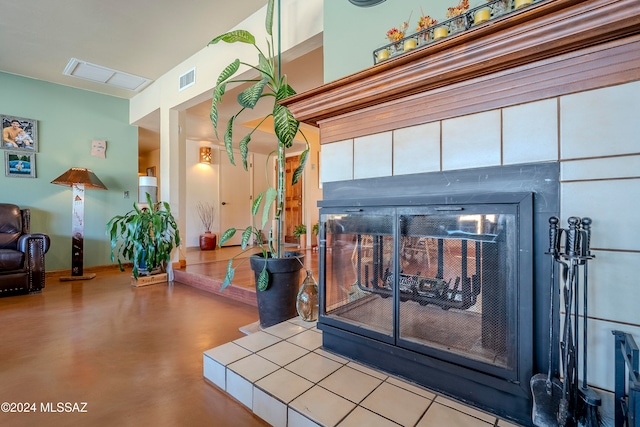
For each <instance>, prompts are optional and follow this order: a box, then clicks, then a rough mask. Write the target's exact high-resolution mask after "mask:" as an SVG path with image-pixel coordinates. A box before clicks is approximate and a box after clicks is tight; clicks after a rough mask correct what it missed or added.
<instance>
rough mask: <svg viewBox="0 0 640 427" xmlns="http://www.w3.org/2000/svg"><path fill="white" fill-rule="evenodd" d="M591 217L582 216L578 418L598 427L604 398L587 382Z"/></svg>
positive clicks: (588, 424) (593, 426)
mask: <svg viewBox="0 0 640 427" xmlns="http://www.w3.org/2000/svg"><path fill="white" fill-rule="evenodd" d="M591 223H592V221H591V218H582V230H581V231H582V239H581V240H582V251H581V252H582V258H583V262H584V266H583V270H582V272H583V278H582V283H583V286H584V289H583V292H584V296H583V302H582V310H583V315H582V321H583V328H582V333H583V338H582V341H583V342H582V386H581V387H580V388H579V396H580V399H579V400H578V405H579V409H578V419H579V420H580V421H581V422H582V425H584V426H585V427H597V426H598V425H600V417H599V414H598V406H600V405H601V404H602V400H601V399H600V396H598V393H596V391H595V390H593V389H592V388H589V385H588V384H587V291H588V287H587V286H588V267H587V265H588V262H589V260H590V259H593V258H594V257H593V255H591V249H590V245H591Z"/></svg>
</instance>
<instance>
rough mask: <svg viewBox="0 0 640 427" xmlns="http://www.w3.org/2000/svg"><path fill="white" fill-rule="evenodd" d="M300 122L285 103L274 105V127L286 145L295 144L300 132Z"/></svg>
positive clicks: (279, 138)
mask: <svg viewBox="0 0 640 427" xmlns="http://www.w3.org/2000/svg"><path fill="white" fill-rule="evenodd" d="M299 128H300V122H299V121H298V120H296V119H295V118H294V117H293V114H291V111H289V109H288V108H287V107H285V106H283V105H280V104H275V105H274V107H273V129H274V131H275V133H276V136H277V137H278V140H280V141H281V142H282V143H283V144H284V146H285V147H287V148H290V147H291V146H292V145H293V139H294V138H295V136H296V134H297V133H298V129H299Z"/></svg>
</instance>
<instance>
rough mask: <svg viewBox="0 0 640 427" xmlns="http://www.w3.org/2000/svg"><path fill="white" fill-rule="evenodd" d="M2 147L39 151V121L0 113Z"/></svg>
mask: <svg viewBox="0 0 640 427" xmlns="http://www.w3.org/2000/svg"><path fill="white" fill-rule="evenodd" d="M0 122H1V123H2V148H4V149H5V150H16V151H29V152H32V153H37V152H38V121H37V120H34V119H25V118H24V117H14V116H6V115H0Z"/></svg>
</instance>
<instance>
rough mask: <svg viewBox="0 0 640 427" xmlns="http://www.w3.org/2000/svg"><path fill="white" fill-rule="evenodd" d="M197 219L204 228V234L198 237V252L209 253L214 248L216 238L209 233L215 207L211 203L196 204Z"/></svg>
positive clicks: (214, 214) (214, 215)
mask: <svg viewBox="0 0 640 427" xmlns="http://www.w3.org/2000/svg"><path fill="white" fill-rule="evenodd" d="M196 210H197V211H198V217H199V218H200V221H201V222H202V225H203V226H204V230H205V231H204V234H201V235H200V250H201V251H210V250H213V249H215V248H216V244H217V240H218V237H217V236H216V235H215V234H214V233H212V232H211V226H212V225H213V220H214V219H215V217H216V207H215V205H214V204H213V203H207V202H198V203H197V204H196Z"/></svg>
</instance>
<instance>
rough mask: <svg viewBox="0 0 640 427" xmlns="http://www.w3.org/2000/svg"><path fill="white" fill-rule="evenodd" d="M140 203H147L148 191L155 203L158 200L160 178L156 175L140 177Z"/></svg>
mask: <svg viewBox="0 0 640 427" xmlns="http://www.w3.org/2000/svg"><path fill="white" fill-rule="evenodd" d="M138 187H139V188H138V203H147V193H149V195H150V196H151V201H152V202H153V203H157V202H158V178H156V177H155V176H144V175H143V176H140V177H138Z"/></svg>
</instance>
